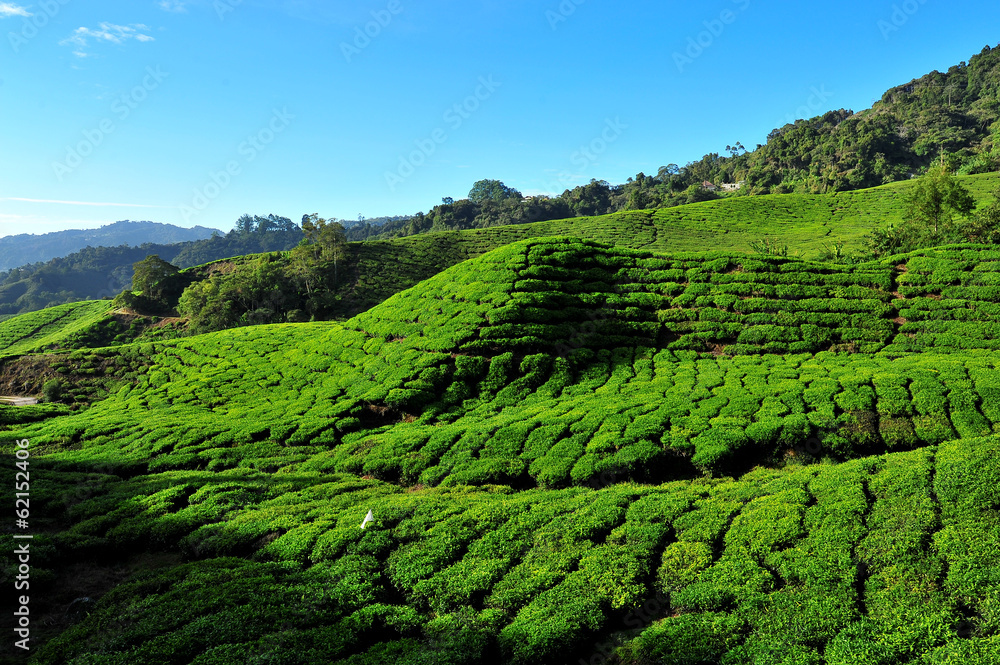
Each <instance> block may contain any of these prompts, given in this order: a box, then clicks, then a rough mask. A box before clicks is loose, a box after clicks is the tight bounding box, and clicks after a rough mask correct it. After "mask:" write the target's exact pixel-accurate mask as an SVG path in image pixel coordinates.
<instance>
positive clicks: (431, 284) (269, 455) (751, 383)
mask: <svg viewBox="0 0 1000 665" xmlns="http://www.w3.org/2000/svg"><path fill="white" fill-rule="evenodd" d="M904 271H905V272H904ZM998 274H1000V252H997V251H994V250H991V249H986V248H979V247H973V246H969V247H964V246H957V247H954V248H942V249H938V250H929V251H926V252H917V253H914V254H910V255H904V256H900V257H894V258H893V259H891V260H889V261H885V262H881V263H875V264H862V265H859V266H832V265H828V264H809V263H805V262H801V261H797V260H790V259H780V258H774V257H771V258H761V259H751V258H749V257H745V256H743V257H740V256H729V255H703V254H702V255H690V256H675V257H665V256H658V255H654V254H650V253H643V252H634V251H629V250H621V249H613V248H609V247H607V246H603V245H599V244H597V243H594V242H590V241H578V240H571V239H545V240H537V241H524V242H521V243H515V244H513V245H510V246H507V247H505V248H503V249H500V250H496V251H494V252H491V253H489V254H487V255H485V256H483V257H480V258H479V259H475V260H472V261H469V262H467V263H465V264H462V265H460V266H456V267H454V268H451V269H449V270H447V271H445V272H444V273H442V274H440V275H438V276H436V277H434V278H432V279H430V280H427V281H426V282H424V283H422V284H421V285H420V286H419V287H417V288H414V289H411V290H408V291H406V292H404V293H401V294H398V295H396V296H394V297H393V298H390V299H389V300H388V301H387V302H385V303H384V304H382V305H380V306H379V307H376V308H374V309H373V310H371V311H370V312H367V313H365V314H362V315H360V316H358V317H356V318H355V319H352V320H351V321H349V322H347V323H346V324H344V325H338V324H333V323H328V324H310V325H293V324H284V325H278V326H261V327H252V328H243V329H238V330H230V331H223V332H219V333H213V334H210V335H204V336H198V337H194V338H190V339H183V340H176V341H173V342H167V343H164V344H162V345H158V346H156V347H155V349H154V348H153V347H146V350H144V351H141V353H143V354H145V355H153V354H154V353H155V357H154V360H153V364H152V367H151V369H150V371H149V373H148V375H146V376H145V377H143V378H142V379H141V380H140V381H139V383H138V385H135V386H131V387H129V386H126V387H123V388H122V389H121V390H120V391H119V392H118V393H117V394H116V395H114V396H113V397H112V398H111V399H108V400H106V401H104V402H102V403H100V404H97V405H95V406H94V407H93V408H92V409H90V410H89V411H87V412H85V413H82V414H80V415H78V416H74V417H72V418H63V419H59V420H57V421H54V422H53V423H52V424H43V425H36V426H34V427H32V428H28V429H27V430H26V435H27V436H30V437H34V438H37V439H39V440H41V441H46V442H48V443H47V444H45V445H46V450H49V451H50V452H51V453H52V456H53V457H52V458H53V459H60V460H66V461H67V462H71V461H72V462H73V463H76V462H81V463H82V462H84V461H86V460H93V459H95V458H101V459H106V460H115V463H116V464H120V465H122V466H123V467H125V468H143V469H145V470H166V469H194V468H208V469H212V470H222V469H230V468H239V467H244V466H248V467H250V468H262V467H266V468H269V469H272V470H276V469H278V468H283V467H288V466H289V465H294V466H295V467H296V468H298V467H299V466H301V468H304V469H309V470H313V471H324V472H326V471H338V472H353V473H359V474H360V473H364V474H371V475H375V476H377V477H380V478H384V479H387V480H393V481H402V482H404V483H406V484H414V483H421V484H425V485H438V484H490V483H504V484H512V485H515V486H519V487H524V486H535V485H540V486H552V487H560V486H566V485H570V484H577V485H581V484H588V483H592V482H594V479H595V478H599V477H600V476H601V475H602V474H607V473H611V474H617V475H618V477H621V478H632V479H636V480H644V481H652V482H661V481H663V480H666V479H670V478H675V477H684V476H690V475H692V474H694V473H696V471H708V472H714V473H739V472H742V471H745V470H746V469H748V468H750V467H751V466H753V465H754V464H758V463H765V462H770V463H780V462H782V461H783V460H785V459H786V458H787V457H788V456H790V455H791V456H795V455H799V456H805V457H822V456H828V457H831V458H834V459H847V458H851V457H857V456H859V455H865V454H871V453H874V452H881V451H884V450H888V449H893V448H898V447H903V448H909V447H914V446H922V445H928V444H935V443H939V442H941V441H945V440H948V439H949V438H952V437H955V436H962V437H969V436H981V435H984V434H989V433H991V432H993V431H995V430H994V428H995V427H996V426H998V425H1000V411H998V410H997V406H996V400H995V399H994V398H995V391H996V389H997V381H996V379H995V374H994V371H993V369H994V368H995V367H996V365H997V362H998V361H1000V326H998V323H1000V321H998V318H1000V308H998V306H997V305H995V304H994V303H993V302H992V301H993V300H994V299H995V297H996V293H997V292H996V289H997V286H996V285H995V284H996V280H997V277H996V276H997V275H998ZM707 352H711V353H707ZM915 352H922V353H915ZM132 353H135V352H134V351H133V352H132ZM761 354H765V355H763V356H762V355H761ZM123 437H124V439H125V440H126V441H128V442H129V443H128V445H126V446H123V445H122V440H123ZM807 441H812V442H813V443H812V444H811V446H812V448H813V450H811V451H805V450H804V449H803V445H804V443H805V442H807ZM69 444H72V445H70V447H71V448H73V449H74V450H66V449H64V448H65V446H66V445H69ZM77 444H79V445H77ZM796 448H798V450H796ZM109 463H110V462H109Z"/></svg>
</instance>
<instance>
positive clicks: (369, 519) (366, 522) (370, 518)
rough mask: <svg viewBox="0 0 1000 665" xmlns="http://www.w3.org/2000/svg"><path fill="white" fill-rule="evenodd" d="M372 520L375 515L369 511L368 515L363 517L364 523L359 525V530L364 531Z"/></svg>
mask: <svg viewBox="0 0 1000 665" xmlns="http://www.w3.org/2000/svg"><path fill="white" fill-rule="evenodd" d="M374 519H375V515H374V514H373V513H372V511H370V510H369V511H368V514H367V515H365V519H364V521H363V522H362V523H361V528H362V529H364V528H365V527H366V526H368V523H369V522H371V521H374Z"/></svg>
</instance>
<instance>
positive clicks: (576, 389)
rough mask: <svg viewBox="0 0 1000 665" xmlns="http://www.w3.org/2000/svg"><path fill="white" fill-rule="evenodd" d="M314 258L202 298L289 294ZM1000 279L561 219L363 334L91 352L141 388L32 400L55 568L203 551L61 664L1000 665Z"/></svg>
mask: <svg viewBox="0 0 1000 665" xmlns="http://www.w3.org/2000/svg"><path fill="white" fill-rule="evenodd" d="M418 241H421V242H427V241H426V240H424V239H411V240H410V241H408V242H411V243H413V242H418ZM480 249H484V248H482V247H481V248H480ZM286 266H287V263H286V262H285V261H284V259H283V258H282V257H278V256H270V257H259V258H257V259H252V260H248V261H242V262H232V263H230V264H229V265H228V266H227V268H226V269H230V270H231V272H229V273H228V274H222V273H223V269H222V268H221V267H220V269H219V270H218V271H217V274H216V275H215V276H212V277H209V278H208V279H207V280H204V281H203V282H199V283H198V284H196V285H194V286H192V287H191V288H189V289H188V291H187V292H186V294H185V297H186V298H188V297H194V295H198V294H199V291H198V290H197V289H198V288H202V289H205V290H204V291H203V292H200V296H199V297H204V298H206V299H208V298H218V300H217V301H216V302H217V303H218V304H219V305H220V306H221V305H222V303H224V302H227V301H228V302H237V301H238V299H240V298H246V299H249V300H247V301H245V302H243V303H242V305H241V306H242V307H244V308H246V309H247V310H252V311H257V310H259V309H261V308H262V306H261V305H260V304H259V303H258V304H257V305H256V309H254V306H255V303H254V302H253V301H252V299H253V298H260V299H261V300H260V303H263V307H266V306H267V304H268V303H272V302H277V301H276V300H270V299H269V298H271V296H270V295H269V293H270V292H269V291H268V285H273V284H274V283H275V280H279V279H281V276H282V275H284V272H283V271H284V269H285V267H286ZM241 271H246V272H241ZM998 275H1000V252H997V251H995V250H994V249H993V248H990V247H983V246H970V245H955V246H947V247H941V248H936V249H933V250H923V251H916V252H911V253H909V254H902V255H895V256H892V257H887V258H886V259H883V260H881V261H878V262H869V263H858V264H844V265H841V264H832V263H811V262H806V261H801V260H797V259H790V258H787V257H776V256H768V255H754V256H749V255H744V254H739V255H737V254H731V253H725V252H713V253H701V254H683V253H679V252H678V253H673V254H671V255H669V256H668V255H663V254H658V253H654V252H651V251H637V250H627V249H623V248H615V247H611V246H609V245H604V244H600V243H597V242H594V241H589V240H579V239H574V238H569V237H557V238H546V239H540V240H522V241H520V242H515V243H512V244H508V245H506V246H504V247H502V248H500V249H496V250H493V251H490V252H486V253H483V254H482V255H481V256H479V257H478V258H475V259H472V260H469V261H466V262H464V263H462V264H461V265H457V266H454V267H451V268H449V269H447V270H445V271H444V272H442V273H440V274H438V275H435V276H433V277H431V278H430V279H427V280H425V281H423V282H422V283H421V284H419V285H418V286H417V287H415V288H411V289H407V290H404V291H401V292H399V293H396V294H395V295H392V296H391V297H389V298H387V299H386V300H385V302H383V303H382V304H381V305H378V306H376V307H373V308H371V309H369V310H367V311H365V312H364V313H362V314H359V315H358V316H356V317H354V318H352V319H350V320H348V321H345V322H343V323H329V322H313V323H300V324H291V323H281V324H273V325H261V326H247V327H240V328H237V329H228V330H222V331H217V332H212V333H209V334H203V335H196V336H193V337H190V338H185V339H178V340H170V341H163V342H157V343H155V344H149V343H144V344H132V345H127V346H123V347H119V348H118V349H114V350H110V349H108V350H101V351H98V352H85V351H80V352H77V353H76V354H73V355H72V356H71V357H69V358H67V359H65V362H66V363H67V364H71V363H72V364H74V365H73V367H74V370H73V373H67V374H66V375H61V376H64V377H65V380H66V381H67V384H68V389H69V390H73V389H76V385H75V382H76V378H75V375H76V374H78V373H82V372H83V371H85V370H89V369H94V370H95V371H97V370H99V369H100V362H99V361H100V359H101V358H110V357H112V356H113V357H120V358H122V362H124V363H127V364H128V369H129V372H128V376H126V375H125V374H124V369H125V368H122V369H121V370H116V371H118V372H120V373H121V374H122V377H121V378H122V379H123V380H121V381H119V382H118V383H117V384H115V385H114V387H113V388H112V389H111V390H112V392H111V394H109V395H108V396H107V398H106V399H104V400H102V401H100V402H97V403H96V404H94V405H93V406H91V407H90V408H88V409H81V410H79V411H76V412H72V413H70V412H68V408H66V407H62V408H57V407H48V408H49V409H50V410H48V411H35V412H25V413H26V416H25V417H23V418H13V419H8V418H6V417H5V416H4V412H0V416H2V417H3V420H4V421H5V422H4V426H5V428H6V429H7V430H8V432H9V433H10V434H12V435H14V436H16V437H18V438H28V439H30V440H31V441H32V442H33V451H32V455H33V457H32V470H33V471H34V470H36V469H37V470H38V471H37V472H38V474H39V477H41V478H44V479H45V481H44V482H43V483H39V486H38V496H37V501H38V507H37V509H36V508H35V507H34V506H33V518H37V519H39V520H46V522H45V523H48V524H51V525H54V527H53V530H52V531H51V532H50V535H48V536H46V538H47V539H48V545H47V547H48V549H46V550H41V549H40V551H39V554H38V559H37V561H36V560H35V559H34V558H33V565H38V566H39V567H43V568H44V567H49V568H51V569H54V570H65V566H64V562H66V561H94V560H105V559H111V560H114V559H116V558H117V559H121V560H127V559H129V557H132V556H133V555H135V554H137V553H144V552H149V553H172V556H173V557H174V558H173V559H167V560H166V561H165V562H164V565H163V566H162V567H161V568H160V569H158V570H152V571H147V572H145V573H143V574H139V575H135V576H132V577H130V578H129V579H127V580H124V581H123V582H121V583H120V584H118V585H117V586H116V587H115V588H114V589H112V590H111V591H110V592H108V593H107V594H105V595H104V596H103V597H102V598H100V600H99V602H98V605H97V606H96V607H95V609H94V611H93V612H92V613H91V614H90V615H89V616H87V617H83V618H82V619H81V620H80V621H79V623H77V624H76V625H74V626H71V627H69V628H68V629H66V630H64V631H63V632H62V633H61V634H60V635H59V636H58V637H56V638H55V639H52V640H51V641H49V642H48V643H47V644H45V645H40V648H39V649H38V651H37V652H36V653H35V656H34V658H35V661H36V662H38V663H87V662H108V663H116V662H120V663H132V662H206V663H211V662H219V663H224V662H234V661H249V660H253V659H257V660H265V661H266V660H277V661H279V662H280V659H281V658H285V659H287V660H289V661H290V662H306V663H329V662H348V663H372V664H374V663H384V662H413V663H424V662H426V663H470V664H471V663H478V662H502V663H525V664H527V663H530V664H541V663H552V662H563V661H569V662H576V661H578V660H580V659H583V660H584V662H587V661H589V660H591V659H592V658H594V657H596V655H600V656H601V657H602V658H606V657H611V656H614V657H615V658H618V659H619V660H620V661H621V662H623V663H633V664H635V665H638V664H639V663H648V662H658V661H665V662H670V661H679V662H702V663H710V664H711V663H734V664H735V663H744V662H761V663H766V662H800V663H816V664H817V665H818V664H821V663H844V664H845V665H846V664H847V663H852V662H856V659H857V658H858V657H859V654H860V655H861V656H863V657H864V658H865V659H868V660H872V661H874V662H881V663H886V664H890V663H897V662H907V661H908V660H909V661H912V662H958V659H960V658H963V657H968V658H973V659H975V658H979V657H983V658H987V659H988V658H990V657H992V654H994V653H995V652H996V639H997V635H1000V621H998V620H997V616H998V612H997V608H998V607H1000V604H998V603H1000V591H998V590H997V589H995V588H994V587H996V586H997V582H996V580H995V579H994V578H995V577H996V576H995V575H994V574H993V573H992V572H991V571H993V570H995V569H996V567H997V565H1000V553H998V549H997V547H996V546H995V543H996V542H998V541H1000V531H998V529H997V528H995V527H996V525H998V524H1000V514H997V506H1000V500H998V496H997V494H998V489H997V488H998V487H1000V467H998V464H997V462H996V460H997V459H1000V457H998V452H1000V435H997V434H995V432H997V431H998V430H1000V406H998V404H1000V399H998V398H1000V380H998V379H997V377H996V370H997V368H998V367H1000V323H998V322H997V319H998V317H1000V308H998V306H997V305H996V298H997V294H998V289H1000V277H998ZM199 284H207V285H209V286H211V287H212V288H214V289H217V291H211V290H209V289H208V288H207V287H204V286H201V287H199ZM212 285H214V286H212ZM237 286H239V288H237ZM225 289H229V290H228V291H226V290H225ZM220 293H226V294H227V296H226V297H225V298H222V297H221V295H220ZM192 294H193V295H192ZM279 304H280V303H279ZM208 309H209V310H210V309H212V308H208ZM300 309H301V308H300ZM41 314H45V315H46V317H49V318H52V316H53V313H51V312H49V313H47V314H46V313H44V312H43V313H40V314H39V316H41ZM18 318H20V317H18ZM18 318H15V319H12V320H11V321H8V322H4V323H2V324H0V334H2V333H3V331H4V330H6V328H5V327H4V326H7V325H9V326H10V330H11V331H14V330H15V328H18V326H15V325H14V324H15V323H16V322H17V321H18ZM46 320H48V319H46ZM39 321H41V319H39ZM22 323H23V322H22ZM20 327H21V328H23V327H24V326H20ZM18 334H20V335H21V336H20V337H17V336H16V335H14V334H12V335H11V339H12V340H14V343H19V342H18V341H17V340H20V339H23V338H27V339H28V341H26V342H25V344H26V345H27V344H28V343H29V342H30V340H31V339H34V338H32V337H31V335H28V334H25V333H24V332H21V333H18ZM24 348H27V347H24ZM102 354H103V355H102ZM124 379H127V380H124ZM32 498H36V497H35V495H34V494H33V497H32ZM33 503H34V502H33ZM35 510H37V513H36V512H35ZM369 511H371V513H372V515H373V517H374V520H373V521H372V522H370V523H368V524H367V525H366V527H365V528H364V529H362V528H361V523H362V520H363V519H364V518H365V516H366V515H367V514H368V512H369ZM11 542H12V541H11ZM12 546H13V545H12ZM178 557H179V558H178ZM43 595H44V594H43ZM289 654H292V655H289ZM971 662H975V661H974V660H973V661H971ZM985 662H988V660H987V661H985Z"/></svg>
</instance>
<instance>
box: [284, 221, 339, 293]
mask: <svg viewBox="0 0 1000 665" xmlns="http://www.w3.org/2000/svg"><path fill="white" fill-rule="evenodd" d="M302 232H303V233H304V234H305V238H303V239H302V242H301V243H299V246H298V247H296V248H295V249H293V250H292V267H291V268H292V274H293V275H295V277H296V278H297V279H298V280H299V281H300V282H302V283H303V284H304V285H305V287H306V293H307V294H308V295H312V289H313V285H314V284H315V283H316V282H317V281H318V280H319V278H320V271H321V270H322V268H324V267H325V266H326V265H328V264H331V263H332V264H333V282H334V284H336V283H337V269H338V264H339V263H340V261H341V260H342V259H343V256H344V252H345V251H346V249H347V235H346V233H345V230H344V225H343V224H341V223H340V222H330V221H327V220H325V219H322V218H321V217H320V216H319V214H318V213H313V214H312V215H305V216H303V218H302Z"/></svg>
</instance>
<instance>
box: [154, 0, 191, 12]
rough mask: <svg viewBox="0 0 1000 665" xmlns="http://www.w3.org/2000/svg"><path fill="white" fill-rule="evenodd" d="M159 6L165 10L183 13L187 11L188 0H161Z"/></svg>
mask: <svg viewBox="0 0 1000 665" xmlns="http://www.w3.org/2000/svg"><path fill="white" fill-rule="evenodd" d="M158 6H159V8H160V9H162V10H163V11H165V12H174V13H176V14H182V13H184V12H186V11H187V0H160V2H159V3H158Z"/></svg>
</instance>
